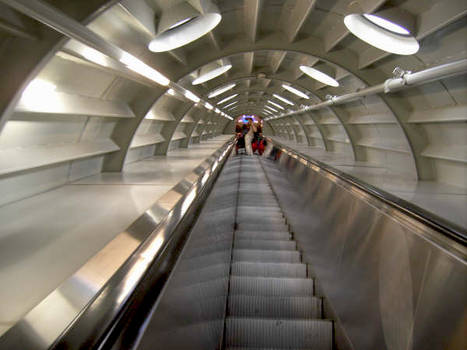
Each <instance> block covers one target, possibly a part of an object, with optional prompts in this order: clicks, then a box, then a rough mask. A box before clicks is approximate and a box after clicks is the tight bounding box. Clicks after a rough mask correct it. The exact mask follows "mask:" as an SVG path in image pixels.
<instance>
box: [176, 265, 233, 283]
mask: <svg viewBox="0 0 467 350" xmlns="http://www.w3.org/2000/svg"><path fill="white" fill-rule="evenodd" d="M228 273H229V264H227V263H224V264H216V265H212V266H208V267H204V268H201V269H197V270H192V271H179V272H178V273H176V274H174V275H173V277H172V280H171V282H170V283H171V284H170V285H171V286H174V287H184V286H189V285H191V284H196V283H203V282H208V281H211V280H215V279H220V278H222V277H225V276H227V275H228Z"/></svg>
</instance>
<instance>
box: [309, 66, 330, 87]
mask: <svg viewBox="0 0 467 350" xmlns="http://www.w3.org/2000/svg"><path fill="white" fill-rule="evenodd" d="M300 70H301V71H302V72H303V73H305V74H306V75H308V76H309V77H310V78H313V79H315V80H318V81H319V82H321V83H323V84H326V85H329V86H334V87H336V86H339V82H338V81H337V80H336V79H334V78H333V77H330V76H329V75H327V74H325V73H323V72H321V71H319V70H317V69H314V68H311V67H308V66H300Z"/></svg>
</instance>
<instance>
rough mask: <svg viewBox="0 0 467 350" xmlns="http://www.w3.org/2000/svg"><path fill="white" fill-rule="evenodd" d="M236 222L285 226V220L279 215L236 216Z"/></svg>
mask: <svg viewBox="0 0 467 350" xmlns="http://www.w3.org/2000/svg"><path fill="white" fill-rule="evenodd" d="M237 222H244V223H248V222H253V223H262V224H268V223H274V224H284V225H285V218H284V217H283V216H282V215H279V214H272V215H271V214H256V216H255V215H248V214H237Z"/></svg>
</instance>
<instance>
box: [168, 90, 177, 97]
mask: <svg viewBox="0 0 467 350" xmlns="http://www.w3.org/2000/svg"><path fill="white" fill-rule="evenodd" d="M167 93H168V94H169V95H170V96H175V90H174V89H169V90H167Z"/></svg>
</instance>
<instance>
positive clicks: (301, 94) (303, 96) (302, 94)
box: [282, 84, 310, 100]
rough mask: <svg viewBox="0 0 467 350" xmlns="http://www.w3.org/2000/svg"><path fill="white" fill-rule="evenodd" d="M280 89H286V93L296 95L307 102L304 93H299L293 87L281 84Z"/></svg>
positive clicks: (306, 96)
mask: <svg viewBox="0 0 467 350" xmlns="http://www.w3.org/2000/svg"><path fill="white" fill-rule="evenodd" d="M282 87H283V88H284V89H286V90H287V91H289V92H291V93H293V94H295V95H297V96H298V97H301V98H306V99H307V100H308V99H309V98H310V97H308V95H305V93H303V92H301V91H300V90H297V89H295V88H294V87H292V86H290V85H286V84H282Z"/></svg>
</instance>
